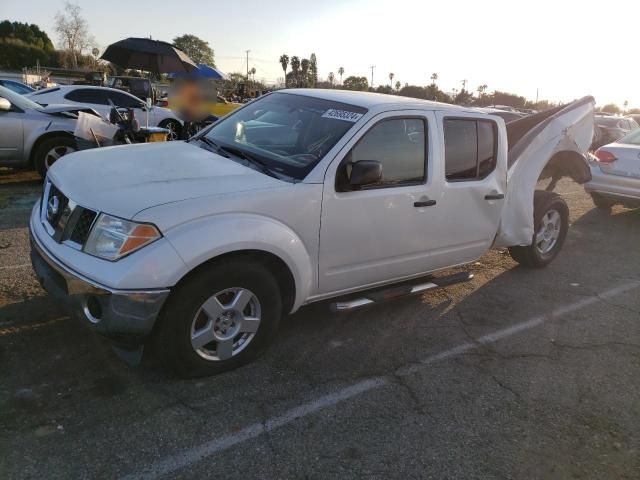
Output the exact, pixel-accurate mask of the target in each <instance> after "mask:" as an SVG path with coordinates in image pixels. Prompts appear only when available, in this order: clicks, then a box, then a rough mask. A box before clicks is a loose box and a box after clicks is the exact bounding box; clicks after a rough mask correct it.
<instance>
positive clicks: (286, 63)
mask: <svg viewBox="0 0 640 480" xmlns="http://www.w3.org/2000/svg"><path fill="white" fill-rule="evenodd" d="M280 65H281V66H282V71H283V72H284V86H285V87H286V86H287V67H288V66H289V57H288V56H287V55H285V54H282V55H280Z"/></svg>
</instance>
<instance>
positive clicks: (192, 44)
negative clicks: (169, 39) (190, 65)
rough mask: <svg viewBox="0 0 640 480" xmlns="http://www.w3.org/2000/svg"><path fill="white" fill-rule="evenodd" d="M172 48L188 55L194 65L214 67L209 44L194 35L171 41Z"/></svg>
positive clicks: (212, 54)
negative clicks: (200, 64)
mask: <svg viewBox="0 0 640 480" xmlns="http://www.w3.org/2000/svg"><path fill="white" fill-rule="evenodd" d="M173 46H174V47H176V48H179V49H180V50H182V51H183V52H184V53H186V54H187V55H189V57H190V58H191V60H193V61H194V62H195V63H204V64H206V65H210V66H212V67H215V66H216V62H215V58H214V56H215V55H214V52H213V49H212V48H211V47H210V46H209V42H205V41H204V40H202V39H201V38H199V37H196V36H195V35H189V34H185V35H182V36H180V37H176V38H174V39H173Z"/></svg>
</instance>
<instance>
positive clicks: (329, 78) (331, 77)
mask: <svg viewBox="0 0 640 480" xmlns="http://www.w3.org/2000/svg"><path fill="white" fill-rule="evenodd" d="M327 80H329V83H330V84H331V86H332V87H333V82H334V81H335V80H336V77H335V75H334V74H333V72H329V76H328V77H327Z"/></svg>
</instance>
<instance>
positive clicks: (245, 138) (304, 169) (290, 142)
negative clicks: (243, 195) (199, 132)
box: [206, 93, 367, 180]
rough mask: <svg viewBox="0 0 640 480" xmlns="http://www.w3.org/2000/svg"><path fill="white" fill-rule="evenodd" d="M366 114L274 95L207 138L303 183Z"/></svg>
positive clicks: (361, 110) (227, 120) (309, 99)
mask: <svg viewBox="0 0 640 480" xmlns="http://www.w3.org/2000/svg"><path fill="white" fill-rule="evenodd" d="M366 112H367V110H366V109H365V108H361V107H356V106H354V105H348V104H344V103H339V102H333V101H329V100H323V99H320V98H313V97H307V96H302V95H297V94H290V93H272V94H270V95H266V96H264V97H263V98H260V99H258V100H255V101H254V102H251V103H249V104H247V105H246V106H245V107H244V108H242V109H240V110H238V111H237V112H234V113H232V114H230V115H229V116H228V117H226V118H224V119H223V120H221V121H220V122H219V123H217V124H215V125H214V126H213V128H211V129H210V130H209V131H208V132H207V133H206V136H207V138H208V139H209V140H212V141H214V142H215V143H216V144H218V145H220V146H221V147H222V148H225V147H227V148H229V147H230V148H232V149H235V150H241V151H242V152H244V153H246V154H249V155H251V156H252V157H254V158H257V159H258V160H260V161H261V163H263V164H265V165H266V166H267V167H268V168H269V169H270V170H273V171H275V172H279V173H281V174H284V175H286V176H288V177H291V178H294V179H297V180H302V179H303V178H304V177H305V176H306V175H307V174H308V173H309V172H310V171H311V170H312V169H313V167H314V166H315V165H316V164H317V163H318V162H319V161H320V160H321V159H322V158H323V157H324V156H325V155H326V154H327V152H328V151H329V150H331V148H332V147H333V146H334V145H335V144H336V143H337V142H338V140H340V138H342V136H343V135H344V134H345V133H346V132H347V131H348V130H349V129H350V128H351V127H352V126H353V125H354V123H355V122H356V121H357V120H358V119H359V118H360V117H362V115H364V114H365V113H366Z"/></svg>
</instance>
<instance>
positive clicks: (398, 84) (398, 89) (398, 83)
mask: <svg viewBox="0 0 640 480" xmlns="http://www.w3.org/2000/svg"><path fill="white" fill-rule="evenodd" d="M401 86H402V84H401V83H400V80H398V81H397V82H396V91H398V92H399V91H400V87H401Z"/></svg>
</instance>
